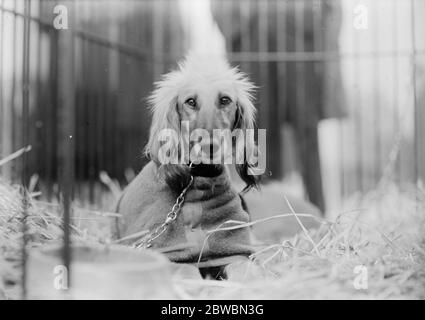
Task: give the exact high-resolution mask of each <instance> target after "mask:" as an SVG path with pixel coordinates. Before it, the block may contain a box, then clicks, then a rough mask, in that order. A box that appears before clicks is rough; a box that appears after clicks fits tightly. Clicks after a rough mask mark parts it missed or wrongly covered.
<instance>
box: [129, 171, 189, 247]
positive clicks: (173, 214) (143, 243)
mask: <svg viewBox="0 0 425 320" xmlns="http://www.w3.org/2000/svg"><path fill="white" fill-rule="evenodd" d="M189 167H190V168H192V164H190V165H189ZM192 183H193V176H192V175H190V180H189V183H188V184H187V186H186V187H185V188H184V189H183V191H182V192H181V193H180V195H179V196H178V197H177V199H176V202H175V203H174V205H173V207H172V208H171V210H170V212H168V213H167V217H166V218H165V220H164V222H163V223H162V224H160V225H159V226H158V227H156V228H155V229H154V230H153V231H152V232H150V233H149V234H147V235H146V236H144V237H143V238H142V239H140V240H139V241H137V242H136V243H135V244H134V245H133V246H134V247H136V248H137V249H142V248H143V249H147V248H149V247H150V246H151V245H152V242H153V241H154V240H155V239H156V238H158V237H159V236H160V235H162V234H163V233H164V232H165V231H166V230H167V229H168V226H169V225H170V224H171V223H172V222H173V221H174V220H176V219H177V216H178V214H179V212H180V211H181V209H182V206H183V203H184V201H185V196H186V193H187V191H188V190H189V188H190V187H191V186H192Z"/></svg>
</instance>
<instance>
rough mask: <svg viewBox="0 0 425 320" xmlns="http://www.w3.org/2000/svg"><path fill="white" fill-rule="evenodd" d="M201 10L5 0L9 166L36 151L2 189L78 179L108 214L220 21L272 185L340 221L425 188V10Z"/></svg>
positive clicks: (280, 0)
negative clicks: (386, 191) (160, 88)
mask: <svg viewBox="0 0 425 320" xmlns="http://www.w3.org/2000/svg"><path fill="white" fill-rule="evenodd" d="M199 1H203V0H180V1H179V0H155V1H153V0H137V1H130V0H124V1H123V0H121V1H118V0H115V1H113V0H99V1H96V0H84V1H77V0H75V1H53V0H17V1H13V0H0V27H1V29H0V159H2V158H5V157H6V156H8V155H10V154H12V153H13V152H15V151H17V150H19V149H20V148H22V147H24V146H27V145H31V146H32V150H31V151H30V152H28V153H27V155H26V156H25V161H14V162H8V163H7V164H5V165H2V166H0V173H1V176H2V177H4V178H6V179H10V180H12V181H16V180H20V179H22V180H23V181H24V182H25V183H27V184H28V183H31V181H32V182H34V179H31V177H34V176H36V177H38V179H37V184H38V188H40V189H41V190H42V193H43V195H44V196H46V197H47V198H52V197H56V195H57V194H58V181H59V180H60V179H61V176H62V175H63V174H64V172H67V173H68V177H70V178H71V179H72V180H73V181H74V182H75V184H74V194H75V197H76V198H79V199H82V200H83V201H89V202H92V203H96V201H98V199H99V197H101V196H102V193H103V192H104V191H105V187H103V186H102V184H101V183H100V180H99V175H100V173H101V172H106V173H107V174H108V175H109V177H111V178H112V179H116V181H117V182H118V183H120V184H121V185H122V186H124V185H125V184H126V183H128V181H130V180H131V179H132V177H133V176H134V175H135V174H136V173H137V172H138V171H139V170H140V169H141V168H142V167H143V165H144V164H145V163H146V161H147V159H145V158H144V157H143V153H142V151H143V147H144V145H145V144H146V142H147V139H148V130H149V126H150V114H149V112H148V109H147V108H146V100H145V99H146V97H147V96H148V95H149V93H150V92H151V90H152V89H153V83H154V81H156V80H158V79H159V78H160V75H161V74H163V73H165V72H167V71H169V70H171V69H172V68H175V67H176V65H177V64H176V62H177V61H178V60H179V59H181V58H183V57H184V54H185V53H186V52H187V50H188V46H189V38H190V36H191V34H192V33H193V32H195V33H196V32H197V30H198V29H199V30H202V28H201V27H200V25H201V24H202V21H203V18H204V16H203V15H206V14H207V15H212V17H213V18H214V20H215V21H216V22H217V24H218V26H219V28H220V31H221V32H222V34H223V36H224V37H225V40H226V49H227V53H228V58H229V60H230V62H231V63H232V65H239V66H240V68H241V70H242V71H244V72H246V73H248V74H249V76H250V77H251V79H252V80H253V82H254V83H255V84H256V85H257V86H258V92H257V101H256V107H257V109H258V122H257V125H258V127H259V128H265V129H267V172H266V177H265V179H264V182H265V183H267V182H272V181H279V182H284V183H287V184H288V185H290V186H293V188H294V189H296V190H299V193H300V194H302V195H304V196H305V197H306V198H308V199H310V200H311V201H312V202H313V203H315V204H316V205H318V206H319V207H320V208H322V209H326V211H332V210H338V209H339V208H340V207H341V204H342V202H343V200H344V198H346V197H348V196H350V195H352V194H354V193H365V192H367V191H368V190H371V189H374V188H376V186H377V184H378V183H379V182H380V181H382V179H387V180H389V181H391V182H393V183H395V185H397V186H399V187H402V186H403V185H406V184H420V183H421V179H424V178H425V19H423V17H424V16H425V0H362V1H360V0H359V1H356V0H271V1H270V0H268V1H265V0H263V1H261V0H258V1H257V0H240V1H236V0H210V1H203V2H204V3H205V4H207V8H208V12H206V11H205V10H200V9H199V8H200V7H199ZM58 5H61V7H59V9H58V7H57V6H58ZM55 7H56V9H55ZM64 8H65V9H64ZM203 8H204V9H205V8H206V7H203ZM56 10H59V11H56ZM65 13H67V15H66V14H65ZM58 14H60V15H62V16H63V15H64V14H65V16H67V21H64V20H62V21H61V22H60V23H59V25H62V26H63V25H64V24H65V22H67V24H68V29H60V28H59V29H58V28H57V25H55V24H54V21H55V18H56V19H57V17H58ZM26 18H27V20H26ZM25 20H26V21H28V22H29V23H28V24H25V23H24V21H25ZM200 36H201V37H204V39H205V37H207V35H206V36H205V35H200Z"/></svg>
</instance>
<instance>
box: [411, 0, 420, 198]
mask: <svg viewBox="0 0 425 320" xmlns="http://www.w3.org/2000/svg"><path fill="white" fill-rule="evenodd" d="M410 27H411V31H410V33H411V41H412V62H411V63H412V86H413V88H412V89H413V91H412V94H413V112H414V115H413V116H414V138H413V139H414V140H413V156H414V159H413V163H414V164H413V177H414V179H415V181H414V183H415V184H416V185H419V146H418V139H419V125H420V123H419V119H420V118H419V110H418V97H417V89H416V68H417V65H416V21H415V0H410ZM416 201H418V198H416Z"/></svg>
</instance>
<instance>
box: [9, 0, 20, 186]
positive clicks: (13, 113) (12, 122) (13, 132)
mask: <svg viewBox="0 0 425 320" xmlns="http://www.w3.org/2000/svg"><path fill="white" fill-rule="evenodd" d="M17 9H18V5H17V2H15V3H14V6H13V10H14V11H16V10H17ZM16 22H17V16H16V15H15V16H14V17H13V36H12V43H13V44H12V50H13V57H12V88H11V100H10V108H11V119H9V120H8V121H10V130H11V132H10V135H11V141H12V150H13V149H16V148H17V143H16V130H15V127H16V122H17V121H16V111H15V109H16V105H15V100H16V97H15V95H16V73H17V71H16V61H17V59H16V55H17V53H16V43H17V41H16V38H17V36H16V29H17V23H16ZM13 167H14V166H13V165H11V173H10V177H12V178H13V177H14V175H13Z"/></svg>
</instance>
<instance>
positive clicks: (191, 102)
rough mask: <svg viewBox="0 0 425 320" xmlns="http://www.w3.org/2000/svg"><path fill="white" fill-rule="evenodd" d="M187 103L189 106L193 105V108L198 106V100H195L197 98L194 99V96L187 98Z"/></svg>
mask: <svg viewBox="0 0 425 320" xmlns="http://www.w3.org/2000/svg"><path fill="white" fill-rule="evenodd" d="M185 103H186V104H187V105H188V106H190V107H192V108H196V100H195V99H193V98H189V99H187V100H186V101H185Z"/></svg>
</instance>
